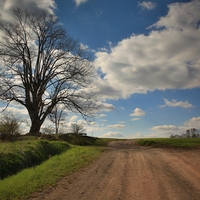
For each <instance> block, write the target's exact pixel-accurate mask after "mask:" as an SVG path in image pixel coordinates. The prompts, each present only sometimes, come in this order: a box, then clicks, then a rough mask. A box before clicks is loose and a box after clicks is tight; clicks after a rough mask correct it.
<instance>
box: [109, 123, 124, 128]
mask: <svg viewBox="0 0 200 200" xmlns="http://www.w3.org/2000/svg"><path fill="white" fill-rule="evenodd" d="M107 128H125V125H124V124H112V125H108V126H107Z"/></svg>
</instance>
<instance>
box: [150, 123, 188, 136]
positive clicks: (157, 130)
mask: <svg viewBox="0 0 200 200" xmlns="http://www.w3.org/2000/svg"><path fill="white" fill-rule="evenodd" d="M151 130H152V131H154V133H153V134H154V136H159V137H169V136H170V135H172V134H181V133H183V130H184V129H183V128H182V127H177V126H174V125H161V126H154V127H152V128H151Z"/></svg>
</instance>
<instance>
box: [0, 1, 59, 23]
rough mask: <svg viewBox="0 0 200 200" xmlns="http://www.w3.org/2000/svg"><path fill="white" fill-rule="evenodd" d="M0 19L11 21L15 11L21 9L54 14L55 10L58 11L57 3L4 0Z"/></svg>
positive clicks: (1, 4) (1, 3)
mask: <svg viewBox="0 0 200 200" xmlns="http://www.w3.org/2000/svg"><path fill="white" fill-rule="evenodd" d="M0 7H1V10H0V19H1V20H9V19H11V16H12V12H13V9H16V8H20V9H22V10H24V9H28V10H29V9H31V11H35V12H36V11H41V10H45V11H47V12H49V13H50V14H54V10H55V9H56V3H55V1H54V0H42V1H34V0H17V1H13V0H3V1H1V2H0Z"/></svg>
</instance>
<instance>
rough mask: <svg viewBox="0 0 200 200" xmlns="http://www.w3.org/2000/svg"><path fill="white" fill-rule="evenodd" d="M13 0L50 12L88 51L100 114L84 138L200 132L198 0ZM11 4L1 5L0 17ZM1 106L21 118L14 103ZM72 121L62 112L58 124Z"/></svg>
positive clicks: (4, 3) (163, 135)
mask: <svg viewBox="0 0 200 200" xmlns="http://www.w3.org/2000/svg"><path fill="white" fill-rule="evenodd" d="M19 2H20V3H21V4H20V5H23V7H25V8H31V7H32V6H33V2H34V6H35V8H37V9H46V10H48V11H49V12H51V13H54V14H55V15H56V16H57V17H58V18H59V20H60V22H61V23H62V25H63V27H64V28H65V29H66V31H67V32H68V34H69V35H71V36H72V37H73V38H75V39H78V40H79V41H80V43H81V44H82V45H84V46H85V48H87V49H88V50H89V51H90V52H91V55H92V62H93V63H94V66H95V68H96V70H97V71H98V73H99V77H98V79H97V81H96V84H95V90H96V92H97V93H98V94H99V96H98V101H99V104H100V105H101V106H100V107H101V113H100V114H99V116H98V117H97V118H96V119H95V122H93V123H92V125H90V126H88V125H87V124H85V127H86V129H87V133H88V135H93V136H97V137H119V138H138V137H169V136H170V135H171V134H180V133H183V132H185V130H186V129H189V128H197V129H200V103H199V102H200V56H199V55H200V12H199V10H200V1H199V0H193V1H186V0H181V1H178V0H163V1H158V0H155V1H132V0H123V1H122V0H55V1H53V0H45V1H39V0H38V1H33V0H20V1H19ZM19 2H18V3H19ZM18 3H16V2H13V1H11V0H6V1H3V2H1V3H0V6H1V8H2V10H1V17H2V18H6V17H9V16H8V15H9V12H10V11H11V9H12V8H14V7H16V6H18V5H19V4H18ZM9 109H10V111H12V112H18V113H19V109H20V112H21V114H24V115H25V110H24V108H22V107H20V106H19V107H16V105H15V106H13V107H11V108H9ZM80 120H81V118H80V117H79V116H75V115H70V117H68V119H66V126H69V125H70V123H73V122H75V121H76V122H77V121H80ZM46 126H49V123H48V122H46ZM63 126H64V125H63Z"/></svg>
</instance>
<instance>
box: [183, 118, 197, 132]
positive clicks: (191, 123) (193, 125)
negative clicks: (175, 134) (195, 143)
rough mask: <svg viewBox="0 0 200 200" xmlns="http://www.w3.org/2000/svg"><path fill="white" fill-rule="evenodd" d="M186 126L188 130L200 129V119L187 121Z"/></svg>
mask: <svg viewBox="0 0 200 200" xmlns="http://www.w3.org/2000/svg"><path fill="white" fill-rule="evenodd" d="M184 125H185V126H186V127H187V128H196V129H200V117H193V118H192V119H190V120H188V121H186V122H185V123H184Z"/></svg>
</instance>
